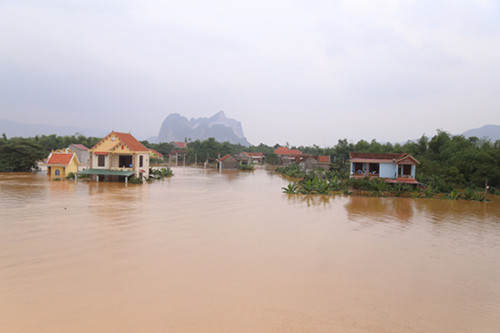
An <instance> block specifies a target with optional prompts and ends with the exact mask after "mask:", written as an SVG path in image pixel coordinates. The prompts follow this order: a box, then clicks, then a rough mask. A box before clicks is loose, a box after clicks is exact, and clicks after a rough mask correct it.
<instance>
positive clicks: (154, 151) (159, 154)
mask: <svg viewBox="0 0 500 333" xmlns="http://www.w3.org/2000/svg"><path fill="white" fill-rule="evenodd" d="M149 151H150V152H152V153H153V154H155V155H158V156H160V157H163V154H162V153H159V152H157V151H156V150H154V149H150V150H149Z"/></svg>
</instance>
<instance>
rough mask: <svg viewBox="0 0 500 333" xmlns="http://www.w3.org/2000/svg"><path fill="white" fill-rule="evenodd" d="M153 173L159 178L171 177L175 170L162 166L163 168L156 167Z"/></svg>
mask: <svg viewBox="0 0 500 333" xmlns="http://www.w3.org/2000/svg"><path fill="white" fill-rule="evenodd" d="M152 174H153V175H154V176H156V177H159V178H164V177H171V176H173V175H174V172H173V171H172V169H170V168H168V167H167V168H161V169H154V170H153V172H152Z"/></svg>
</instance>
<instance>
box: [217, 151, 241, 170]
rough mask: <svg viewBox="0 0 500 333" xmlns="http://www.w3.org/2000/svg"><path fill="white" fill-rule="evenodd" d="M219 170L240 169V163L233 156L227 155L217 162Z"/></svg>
mask: <svg viewBox="0 0 500 333" xmlns="http://www.w3.org/2000/svg"><path fill="white" fill-rule="evenodd" d="M217 162H219V168H221V169H238V165H239V163H238V161H237V160H236V158H234V157H233V156H231V155H229V154H227V155H226V156H224V157H222V158H220V159H218V160H217Z"/></svg>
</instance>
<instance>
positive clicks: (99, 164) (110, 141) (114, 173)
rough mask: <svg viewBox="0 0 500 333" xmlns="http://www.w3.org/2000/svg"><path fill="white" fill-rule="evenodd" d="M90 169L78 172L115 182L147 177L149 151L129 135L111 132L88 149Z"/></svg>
mask: <svg viewBox="0 0 500 333" xmlns="http://www.w3.org/2000/svg"><path fill="white" fill-rule="evenodd" d="M89 153H90V161H89V166H90V168H89V169H87V170H84V171H80V172H79V174H87V175H90V176H91V177H92V178H95V179H96V180H97V181H98V180H99V176H101V177H103V178H106V179H109V180H113V181H117V180H125V181H126V180H127V179H128V177H130V176H135V177H138V178H140V179H143V178H146V179H147V178H148V177H149V158H150V151H149V149H148V148H146V147H145V146H144V145H143V144H142V143H140V142H139V141H138V140H137V139H136V138H134V137H133V136H132V135H131V134H129V133H120V132H114V131H113V132H111V133H109V134H108V135H107V136H106V137H104V138H103V139H102V140H101V141H99V142H98V143H97V144H96V145H95V146H94V147H92V148H90V149H89Z"/></svg>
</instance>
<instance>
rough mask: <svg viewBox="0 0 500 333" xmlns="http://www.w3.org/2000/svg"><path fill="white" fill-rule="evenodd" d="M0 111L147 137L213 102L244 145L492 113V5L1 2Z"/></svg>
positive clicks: (496, 41)
mask: <svg viewBox="0 0 500 333" xmlns="http://www.w3.org/2000/svg"><path fill="white" fill-rule="evenodd" d="M0 50H1V51H0V118H6V119H10V120H14V121H19V122H24V123H31V124H37V123H45V124H52V125H58V126H79V127H87V128H100V129H105V130H106V129H108V130H109V131H111V130H115V131H123V132H131V133H132V134H134V135H136V136H141V137H150V136H155V135H157V134H158V131H159V129H160V126H161V123H162V122H163V120H164V119H165V118H166V117H167V116H168V115H169V114H170V113H180V114H182V115H184V116H185V117H188V118H198V117H209V116H211V115H213V114H215V113H217V112H219V111H224V112H225V114H226V116H227V117H229V118H234V119H237V120H239V121H241V123H242V126H243V131H244V134H245V136H246V137H247V138H248V140H249V141H250V142H251V143H252V144H259V143H261V142H262V143H265V144H270V145H274V144H275V143H281V144H285V143H289V144H290V145H297V146H299V145H312V144H317V145H320V146H333V145H335V144H336V143H337V141H338V140H339V139H342V138H347V139H348V140H349V141H353V142H356V141H357V140H360V139H364V140H367V141H371V140H372V139H376V140H377V141H379V142H385V141H391V142H404V141H406V140H407V139H415V138H419V137H421V136H422V135H423V134H426V135H428V136H432V135H434V134H435V133H436V130H437V129H442V130H445V131H448V132H450V133H452V134H459V133H462V132H464V131H465V130H468V129H471V128H476V127H480V126H483V125H486V124H497V125H499V124H500V107H499V105H500V79H499V78H500V60H499V59H500V1H499V0H414V1H412V0H377V1H373V0H330V1H323V0H316V1H302V0H289V1H285V0H276V1H262V0H251V1H246V0H241V1H224V0H213V1H201V0H184V1H168V0H134V1H132V0H102V1H97V0H85V1H77V0H51V1H40V0H33V1H30V0H27V1H24V0H12V1H11V0H0Z"/></svg>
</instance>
